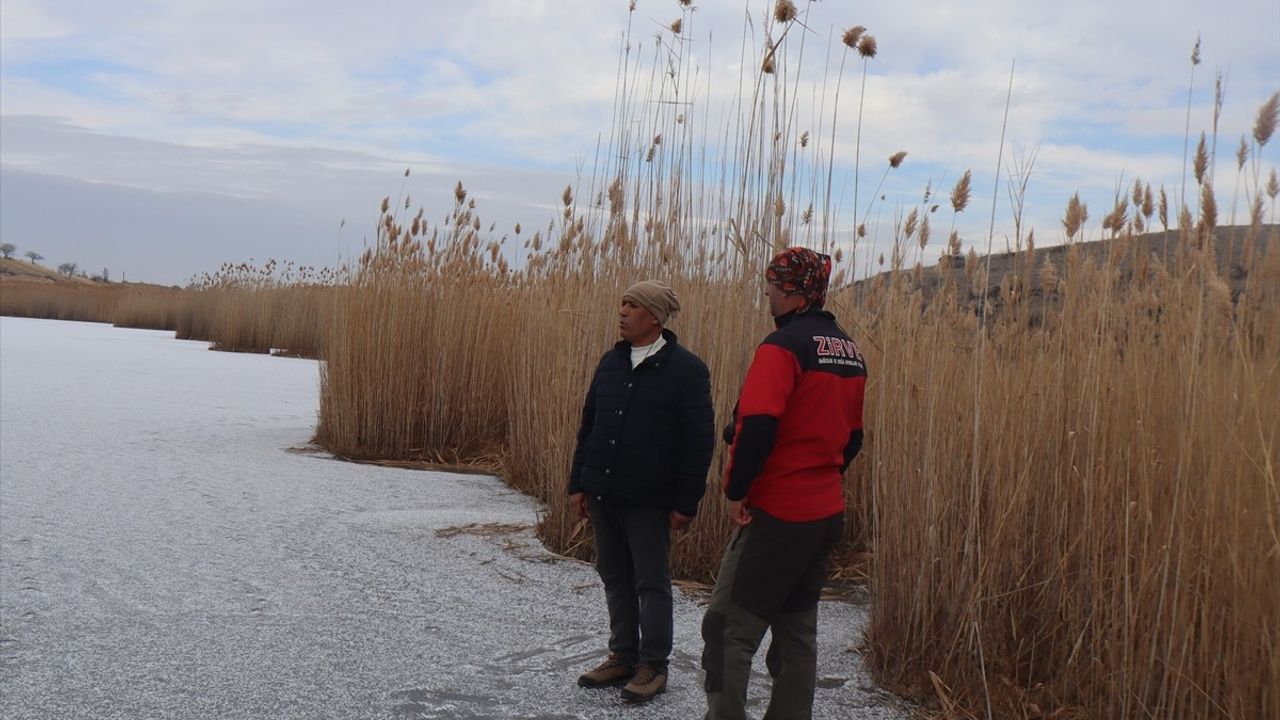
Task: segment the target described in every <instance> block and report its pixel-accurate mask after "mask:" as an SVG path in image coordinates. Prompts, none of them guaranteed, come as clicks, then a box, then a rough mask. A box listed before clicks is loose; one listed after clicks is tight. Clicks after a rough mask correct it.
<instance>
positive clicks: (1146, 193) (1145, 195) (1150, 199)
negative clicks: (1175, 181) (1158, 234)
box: [1135, 183, 1156, 225]
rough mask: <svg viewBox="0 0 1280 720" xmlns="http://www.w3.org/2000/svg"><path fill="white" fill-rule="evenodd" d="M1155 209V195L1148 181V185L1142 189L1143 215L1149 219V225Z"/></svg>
mask: <svg viewBox="0 0 1280 720" xmlns="http://www.w3.org/2000/svg"><path fill="white" fill-rule="evenodd" d="M1135 204H1136V203H1135ZM1155 211H1156V206H1155V195H1154V194H1153V193H1152V192H1151V183H1147V187H1146V188H1144V189H1143V191H1142V216H1143V217H1145V218H1146V219H1147V224H1148V225H1150V224H1151V216H1152V215H1154V214H1155Z"/></svg>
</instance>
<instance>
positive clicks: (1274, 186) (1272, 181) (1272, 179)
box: [1267, 168, 1280, 203]
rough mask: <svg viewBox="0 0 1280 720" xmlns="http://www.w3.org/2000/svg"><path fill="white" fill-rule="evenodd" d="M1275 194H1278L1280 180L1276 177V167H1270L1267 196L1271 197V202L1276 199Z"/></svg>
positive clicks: (1279, 192)
mask: <svg viewBox="0 0 1280 720" xmlns="http://www.w3.org/2000/svg"><path fill="white" fill-rule="evenodd" d="M1276 195H1280V181H1278V180H1277V179H1276V169H1275V168H1271V175H1270V176H1269V177H1267V196H1268V197H1270V198H1271V202H1273V203H1274V202H1275V201H1276Z"/></svg>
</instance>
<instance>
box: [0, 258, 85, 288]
mask: <svg viewBox="0 0 1280 720" xmlns="http://www.w3.org/2000/svg"><path fill="white" fill-rule="evenodd" d="M0 283H40V284H45V285H53V284H57V283H63V284H68V285H93V284H94V282H93V281H92V280H89V279H87V278H82V277H67V276H66V275H62V274H59V273H58V271H57V270H54V269H53V268H49V267H45V266H43V265H37V264H35V263H32V262H29V261H27V260H18V259H17V258H0Z"/></svg>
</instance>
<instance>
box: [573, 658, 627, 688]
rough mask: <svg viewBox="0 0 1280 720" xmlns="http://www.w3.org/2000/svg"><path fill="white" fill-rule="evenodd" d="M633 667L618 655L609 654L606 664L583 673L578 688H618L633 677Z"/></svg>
mask: <svg viewBox="0 0 1280 720" xmlns="http://www.w3.org/2000/svg"><path fill="white" fill-rule="evenodd" d="M631 672H632V667H631V666H630V665H628V664H626V663H625V662H623V661H622V658H621V657H619V656H618V654H617V653H609V657H608V658H606V659H605V661H604V662H602V663H600V664H599V665H597V666H595V667H593V668H591V669H590V670H588V671H586V672H584V673H582V675H580V676H579V677H578V686H579V687H584V688H599V687H617V686H619V685H621V684H623V683H625V682H626V681H627V680H628V679H629V678H630V677H631Z"/></svg>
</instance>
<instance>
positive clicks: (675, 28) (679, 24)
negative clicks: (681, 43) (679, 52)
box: [668, 18, 684, 35]
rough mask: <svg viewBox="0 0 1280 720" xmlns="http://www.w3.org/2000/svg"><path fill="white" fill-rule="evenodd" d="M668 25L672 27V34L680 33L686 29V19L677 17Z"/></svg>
mask: <svg viewBox="0 0 1280 720" xmlns="http://www.w3.org/2000/svg"><path fill="white" fill-rule="evenodd" d="M668 27H670V28H671V34H672V35H679V34H680V31H681V30H683V29H684V19H683V18H676V19H675V20H672V21H671V25H669V26H668Z"/></svg>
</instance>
